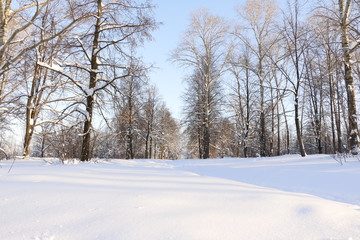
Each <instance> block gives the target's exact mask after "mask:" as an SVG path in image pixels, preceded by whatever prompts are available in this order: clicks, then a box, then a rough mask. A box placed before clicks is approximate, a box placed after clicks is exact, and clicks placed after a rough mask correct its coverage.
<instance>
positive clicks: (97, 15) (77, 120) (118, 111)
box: [0, 0, 179, 161]
mask: <svg viewBox="0 0 360 240" xmlns="http://www.w3.org/2000/svg"><path fill="white" fill-rule="evenodd" d="M152 10H153V6H152V5H151V4H150V3H149V2H148V1H137V0H124V1H110V0H67V1H64V0H44V1H39V0H26V1H24V0H18V1H16V0H0V135H1V136H0V149H1V152H3V153H4V154H6V152H7V145H6V144H8V143H9V141H7V137H6V136H7V135H6V132H7V130H9V128H10V130H11V127H12V126H11V125H12V123H13V122H14V119H20V121H21V124H23V125H24V126H25V133H24V145H23V155H24V156H29V155H30V154H33V155H38V156H54V157H62V158H74V157H76V158H80V159H81V160H82V161H88V160H89V159H90V158H91V157H93V156H101V157H126V158H134V157H145V158H150V157H157V158H176V157H178V150H177V148H178V146H179V144H178V143H176V139H174V138H173V137H172V136H169V133H173V134H174V135H176V134H177V132H178V131H179V126H178V124H177V122H176V121H175V120H174V119H173V118H172V116H171V114H170V112H169V110H168V109H167V108H166V107H165V106H164V103H163V102H162V101H161V99H160V98H159V96H158V94H157V92H156V89H155V88H154V87H151V86H150V84H149V83H148V80H147V76H146V75H147V72H148V71H149V68H148V67H146V66H144V64H143V63H142V61H141V58H140V57H139V56H138V54H137V52H136V50H137V48H138V47H139V46H141V45H142V43H143V42H144V41H146V40H149V39H151V32H152V31H153V30H154V29H156V28H157V25H158V23H157V22H156V21H155V20H154V17H153V12H152ZM100 123H104V124H103V125H105V127H102V128H101V127H98V129H96V128H95V127H94V126H96V125H99V126H101V124H100ZM174 146H176V147H174Z"/></svg>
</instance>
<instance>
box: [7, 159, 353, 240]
mask: <svg viewBox="0 0 360 240" xmlns="http://www.w3.org/2000/svg"><path fill="white" fill-rule="evenodd" d="M11 163H12V161H2V162H0V211H1V212H0V239H6V240H10V239H16V240H17V239H35V240H45V239H53V240H58V239H60V240H66V239H70V240H71V239H76V240H81V239H86V240H88V239H120V240H122V239H124V240H137V239H138V240H162V239H164V240H165V239H169V240H170V239H172V240H174V239H181V240H202V239H204V240H211V239H214V240H215V239H216V240H226V239H235V240H243V239H244V240H263V239H264V240H268V239H274V240H278V239H283V240H296V239H299V240H313V239H314V240H315V239H319V240H350V239H351V240H358V239H360V162H359V161H358V160H357V159H353V160H351V159H349V160H348V162H347V163H345V164H344V165H340V164H339V163H337V162H336V161H335V160H334V159H333V158H332V157H330V156H326V155H315V156H308V157H306V158H301V157H299V156H294V155H290V156H283V157H276V158H256V159H210V160H177V161H159V160H111V161H99V163H96V164H94V163H88V164H68V165H60V164H49V163H47V162H45V161H43V160H41V159H29V160H16V162H15V164H14V166H13V168H12V170H11V171H10V173H8V170H9V168H10V166H11Z"/></svg>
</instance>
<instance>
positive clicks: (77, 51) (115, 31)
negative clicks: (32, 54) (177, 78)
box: [42, 0, 157, 161]
mask: <svg viewBox="0 0 360 240" xmlns="http://www.w3.org/2000/svg"><path fill="white" fill-rule="evenodd" d="M83 8H84V9H86V11H88V12H90V13H91V14H92V16H93V17H92V19H91V21H87V22H85V23H84V24H83V25H82V26H81V28H78V29H77V31H79V32H78V33H77V35H78V36H77V37H74V38H72V39H70V40H69V49H71V51H70V50H69V52H70V55H69V56H68V58H67V60H66V61H65V62H63V63H62V66H61V68H54V67H51V66H49V65H48V64H42V66H46V67H48V68H50V69H51V70H53V71H55V72H58V73H60V74H62V75H64V76H66V77H67V78H68V79H69V80H70V81H71V82H72V84H73V86H74V94H75V95H76V96H77V98H78V102H77V104H80V106H81V107H78V106H76V104H73V105H72V106H74V107H75V106H76V107H75V108H73V110H72V111H80V112H82V114H83V118H84V124H83V131H82V136H83V141H82V151H81V156H80V159H81V161H88V160H89V159H90V158H91V149H90V144H91V132H92V129H93V127H92V122H93V118H94V114H95V113H94V110H95V109H100V107H99V106H100V104H98V103H99V101H100V100H97V101H96V99H101V98H102V97H104V96H106V94H102V93H103V92H106V93H110V92H109V91H108V89H110V88H112V87H114V88H117V87H116V85H117V84H118V82H119V80H120V79H123V78H128V77H132V76H134V75H136V74H137V72H139V71H142V70H143V69H142V68H141V69H139V68H137V67H138V66H137V65H133V64H132V63H133V62H134V61H136V59H137V57H136V56H135V54H134V52H135V51H134V49H135V47H136V46H138V45H139V44H141V43H142V42H143V41H144V40H145V39H149V38H151V35H150V32H151V31H152V30H154V29H155V28H156V25H157V24H156V23H155V21H154V19H153V18H152V16H151V14H152V12H151V10H152V8H153V6H152V5H151V4H149V3H148V2H145V3H138V2H137V1H132V0H128V1H122V2H107V1H103V0H97V1H91V2H86V3H84V5H83ZM86 78H87V79H88V80H87V81H84V80H83V79H86ZM96 106H98V107H97V108H96ZM82 108H85V109H82ZM68 109H70V108H68Z"/></svg>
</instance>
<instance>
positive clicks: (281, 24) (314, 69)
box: [0, 0, 360, 161]
mask: <svg viewBox="0 0 360 240" xmlns="http://www.w3.org/2000/svg"><path fill="white" fill-rule="evenodd" d="M155 8H156V6H155V5H153V4H152V3H151V2H150V1H146V0H124V1H112V0H91V1H90V0H66V1H65V0H44V1H38V0H0V159H2V158H6V157H10V156H14V155H23V156H24V157H27V156H34V157H56V158H60V159H73V158H77V159H80V160H81V161H89V160H90V159H91V158H124V159H133V158H141V159H143V158H145V159H148V158H153V159H179V158H201V159H206V158H222V157H254V156H279V155H284V154H290V153H299V154H301V155H302V156H306V155H307V154H315V153H327V154H332V153H337V152H338V153H347V152H351V153H352V154H357V153H358V150H359V126H358V113H357V112H358V111H359V110H360V109H359V102H358V100H359V99H360V98H359V96H357V94H358V93H359V91H360V64H359V61H360V47H359V46H360V1H359V0H330V1H327V0H322V1H301V0H288V1H287V2H286V3H285V5H284V7H282V6H280V5H279V4H278V3H277V2H276V1H275V0H247V1H244V2H243V3H242V4H240V5H239V6H234V11H236V16H237V19H236V21H232V19H226V18H223V17H220V16H217V15H213V14H212V13H211V12H210V11H209V10H207V9H198V10H195V11H193V12H192V13H191V16H190V17H189V23H188V26H187V29H186V31H185V32H184V33H183V35H182V36H180V39H179V44H178V45H177V47H176V48H175V49H173V51H171V52H169V61H171V62H172V64H174V65H176V66H177V67H178V68H181V69H183V70H184V72H185V73H186V74H184V76H183V78H184V82H185V84H186V88H185V90H184V92H183V98H182V99H179V101H181V102H182V106H183V115H182V118H181V119H177V118H175V117H174V116H173V114H172V112H171V111H170V108H169V106H167V105H166V103H165V102H164V101H163V100H162V98H161V94H160V93H159V91H158V89H157V87H156V79H150V78H149V75H148V73H149V71H152V69H153V68H155V67H156V66H152V65H147V64H145V63H144V62H143V60H142V56H141V48H142V47H143V46H144V43H145V42H147V41H156V39H153V37H152V33H153V32H154V31H156V29H158V28H161V26H162V23H161V22H159V21H158V20H157V16H156V15H155V13H154V9H155ZM174 27H176V26H174ZM169 81H171V76H169ZM18 129H23V131H22V132H23V136H21V139H16V138H15V137H14V135H15V134H14V131H16V130H18Z"/></svg>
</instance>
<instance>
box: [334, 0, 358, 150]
mask: <svg viewBox="0 0 360 240" xmlns="http://www.w3.org/2000/svg"><path fill="white" fill-rule="evenodd" d="M353 2H355V1H353V0H339V1H338V11H339V26H340V31H341V46H342V50H343V62H344V80H345V85H346V93H347V107H348V121H349V145H350V151H351V153H352V154H354V155H356V154H358V152H359V127H358V119H357V110H356V97H355V85H354V77H353V69H352V65H353V62H352V54H353V52H354V51H355V49H357V48H358V47H359V46H360V41H359V39H355V42H350V30H349V28H350V24H351V22H352V21H354V22H357V23H358V22H359V21H358V19H359V16H356V18H355V19H353V20H352V21H351V20H350V19H349V15H350V11H351V4H352V3H353ZM355 30H357V31H356V34H357V36H359V35H360V32H359V31H358V29H356V28H355ZM350 43H352V44H351V45H350Z"/></svg>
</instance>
